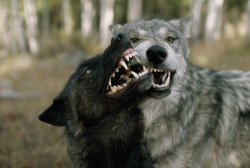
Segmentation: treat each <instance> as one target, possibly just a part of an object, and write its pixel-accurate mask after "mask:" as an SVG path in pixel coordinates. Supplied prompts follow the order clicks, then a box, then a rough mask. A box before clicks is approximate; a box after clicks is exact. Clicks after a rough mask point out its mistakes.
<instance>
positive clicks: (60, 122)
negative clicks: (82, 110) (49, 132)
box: [39, 97, 67, 126]
mask: <svg viewBox="0 0 250 168" xmlns="http://www.w3.org/2000/svg"><path fill="white" fill-rule="evenodd" d="M65 114H66V105H65V101H64V99H63V98H60V97H59V98H56V99H54V101H53V103H52V105H51V106H50V107H49V108H47V110H45V111H44V112H43V113H42V114H40V116H39V120H41V121H43V122H46V123H49V124H52V125H55V126H65V125H66V123H67V120H66V115H65Z"/></svg>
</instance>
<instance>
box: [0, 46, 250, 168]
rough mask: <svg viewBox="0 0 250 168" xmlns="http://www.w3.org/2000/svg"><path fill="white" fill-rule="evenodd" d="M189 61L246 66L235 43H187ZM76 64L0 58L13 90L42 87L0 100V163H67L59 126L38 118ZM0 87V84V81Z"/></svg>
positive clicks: (248, 55) (249, 55)
mask: <svg viewBox="0 0 250 168" xmlns="http://www.w3.org/2000/svg"><path fill="white" fill-rule="evenodd" d="M191 53H192V60H193V62H195V63H197V64H199V65H201V66H204V67H210V68H213V69H248V70H249V69H250V50H249V49H247V48H244V47H240V45H232V46H229V45H220V44H217V45H214V46H209V47H208V46H205V45H203V44H200V45H196V46H193V47H192V50H191ZM76 66H77V64H71V65H65V64H58V57H54V58H53V59H51V58H45V59H43V60H40V59H37V58H26V57H10V58H2V59H1V60H0V77H1V78H0V81H1V80H7V81H9V82H10V83H11V85H10V86H8V89H11V90H15V91H17V92H24V91H30V90H39V91H43V92H44V93H45V94H44V95H43V96H40V97H26V98H22V99H0V121H1V122H0V167H1V168H16V167H18V168H40V167H41V168H42V167H43V168H44V167H46V168H50V167H51V168H57V167H58V168H59V167H60V168H64V167H65V168H66V167H70V162H69V158H68V156H67V151H66V147H65V144H63V128H62V127H54V126H50V125H48V124H45V123H42V122H40V121H38V118H37V117H38V115H39V114H40V113H41V112H42V111H43V110H45V109H46V108H47V107H48V106H49V105H50V103H51V102H52V100H53V98H54V97H55V96H56V95H57V94H58V93H59V92H60V90H61V89H62V88H63V86H64V84H65V83H66V81H67V79H68V78H69V76H70V74H71V73H72V72H73V70H74V69H75V68H76ZM0 91H1V85H0Z"/></svg>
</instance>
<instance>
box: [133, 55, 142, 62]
mask: <svg viewBox="0 0 250 168" xmlns="http://www.w3.org/2000/svg"><path fill="white" fill-rule="evenodd" d="M133 58H134V59H135V61H136V62H138V63H141V61H140V60H139V59H138V58H137V57H136V56H133Z"/></svg>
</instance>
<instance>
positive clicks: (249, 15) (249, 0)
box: [246, 0, 250, 46]
mask: <svg viewBox="0 0 250 168" xmlns="http://www.w3.org/2000/svg"><path fill="white" fill-rule="evenodd" d="M246 41H247V45H248V46H250V0H247V40H246Z"/></svg>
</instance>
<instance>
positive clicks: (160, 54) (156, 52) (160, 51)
mask: <svg viewBox="0 0 250 168" xmlns="http://www.w3.org/2000/svg"><path fill="white" fill-rule="evenodd" d="M146 54H147V57H148V60H149V61H150V62H152V63H153V64H154V65H158V64H160V63H162V62H163V61H164V59H165V58H167V56H168V52H167V50H166V49H165V48H164V47H162V46H159V45H153V46H151V47H149V48H148V50H147V51H146Z"/></svg>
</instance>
